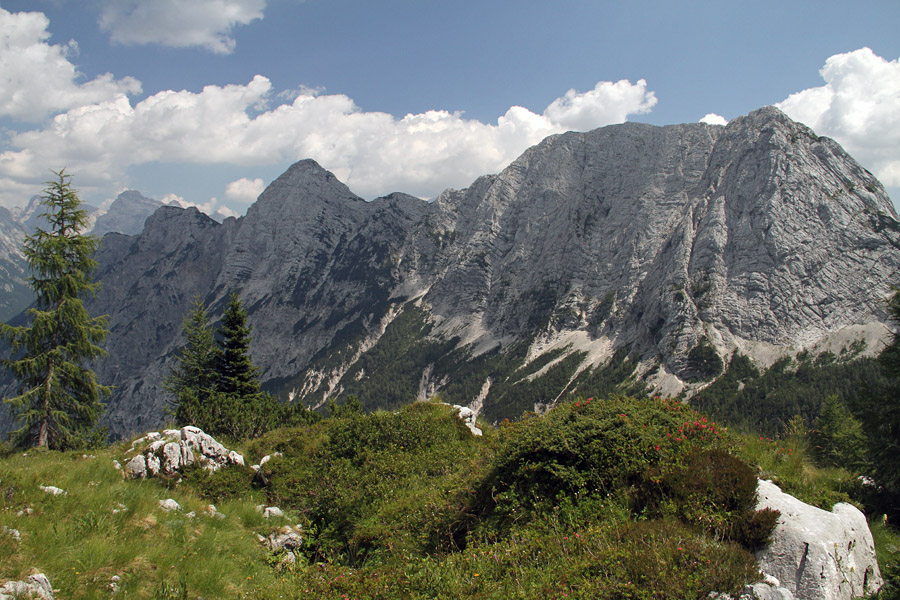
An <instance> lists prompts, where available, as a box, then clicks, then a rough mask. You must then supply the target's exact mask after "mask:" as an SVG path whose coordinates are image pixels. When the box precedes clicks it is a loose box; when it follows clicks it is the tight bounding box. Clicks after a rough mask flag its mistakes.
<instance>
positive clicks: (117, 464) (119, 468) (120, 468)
mask: <svg viewBox="0 0 900 600" xmlns="http://www.w3.org/2000/svg"><path fill="white" fill-rule="evenodd" d="M113 466H114V467H115V468H116V471H121V470H122V465H121V464H119V461H117V460H113Z"/></svg>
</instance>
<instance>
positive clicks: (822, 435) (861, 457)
mask: <svg viewBox="0 0 900 600" xmlns="http://www.w3.org/2000/svg"><path fill="white" fill-rule="evenodd" d="M809 436H810V441H811V443H812V445H813V451H814V453H815V456H816V460H817V462H819V463H820V464H822V465H823V466H829V467H844V468H846V469H849V470H859V469H860V468H861V467H863V466H864V465H865V464H866V444H867V440H866V436H865V433H864V432H863V427H862V424H861V423H860V422H859V421H858V420H857V419H856V417H854V416H853V414H852V413H851V412H850V411H849V410H848V409H847V407H846V406H844V404H843V403H842V402H841V401H840V400H839V399H838V397H837V396H836V395H833V394H832V395H831V396H828V397H827V398H825V402H823V403H822V408H821V409H820V410H819V416H818V418H816V423H815V428H814V429H813V430H812V431H811V432H810V433H809Z"/></svg>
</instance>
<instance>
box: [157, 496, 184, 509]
mask: <svg viewBox="0 0 900 600" xmlns="http://www.w3.org/2000/svg"><path fill="white" fill-rule="evenodd" d="M159 507H160V508H161V509H163V510H164V511H166V512H172V511H173V510H181V505H180V504H178V503H177V502H175V500H173V499H172V498H167V499H166V500H160V501H159Z"/></svg>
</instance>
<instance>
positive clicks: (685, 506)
mask: <svg viewBox="0 0 900 600" xmlns="http://www.w3.org/2000/svg"><path fill="white" fill-rule="evenodd" d="M501 435H502V437H503V441H502V442H501V445H500V447H499V448H498V450H497V452H496V455H495V459H494V461H493V463H492V465H491V468H490V471H489V472H488V474H487V476H486V477H485V478H484V479H483V480H482V481H481V482H480V483H479V485H478V487H477V489H476V491H475V494H474V496H473V500H472V502H471V504H470V505H469V506H468V507H467V511H466V512H465V513H464V514H463V515H462V517H461V520H460V523H458V525H457V526H458V528H459V529H460V530H461V531H460V532H458V533H457V535H456V539H457V540H463V539H464V538H465V535H467V534H468V533H469V532H471V533H475V534H476V535H478V536H488V537H491V536H493V537H497V538H499V537H503V536H504V535H506V534H507V533H508V532H509V531H510V530H511V529H512V528H513V527H514V526H515V524H517V523H521V522H527V521H529V520H530V519H532V518H533V517H534V515H536V514H540V513H543V512H546V511H548V510H553V509H555V508H557V507H559V506H560V505H561V504H562V503H564V502H566V501H567V500H571V499H574V500H575V501H576V502H578V501H582V500H584V499H587V498H590V497H593V496H599V497H609V496H615V495H620V496H621V495H626V494H630V493H634V494H635V502H634V505H635V510H636V511H637V512H638V513H644V512H648V511H649V513H651V514H652V515H653V516H656V517H662V516H666V515H674V516H678V517H680V518H682V519H683V520H684V521H685V522H687V523H692V524H696V525H703V526H704V527H705V528H706V529H707V530H708V531H709V532H710V533H712V534H714V535H717V536H718V537H719V539H733V540H737V541H740V542H742V543H745V544H746V545H748V546H753V545H755V544H758V543H759V541H760V539H764V538H765V536H766V535H768V533H769V531H770V530H771V527H770V528H769V529H768V530H765V527H763V525H765V523H768V522H771V525H772V526H774V521H773V520H772V519H771V517H767V518H766V520H765V523H760V522H758V520H759V519H762V518H764V515H759V516H757V515H756V514H755V513H754V511H753V510H752V509H753V505H754V503H755V491H756V477H755V475H754V473H753V471H752V470H751V469H750V468H749V467H748V466H747V465H746V464H744V463H743V462H741V461H740V460H739V459H737V458H735V457H733V456H731V455H730V454H729V453H728V450H729V446H730V441H729V440H730V438H729V437H728V435H727V434H726V433H724V432H723V430H722V429H721V428H720V427H719V426H718V425H717V424H715V423H713V422H710V421H708V420H707V419H706V418H705V417H703V416H701V415H699V414H697V413H695V412H694V411H691V410H690V409H688V408H686V407H685V406H684V405H682V404H680V403H677V402H673V401H668V400H662V401H661V400H636V399H633V398H627V397H614V398H610V399H606V400H596V401H595V400H592V399H587V400H578V401H575V402H571V403H567V404H563V405H561V406H558V407H557V408H555V409H554V410H553V411H551V412H550V413H548V414H547V415H546V416H544V417H542V418H537V417H535V418H531V419H526V420H524V421H522V422H520V423H516V424H511V425H508V426H506V427H505V428H504V430H503V431H501ZM634 490H637V492H634ZM664 508H665V509H664ZM710 525H712V526H710Z"/></svg>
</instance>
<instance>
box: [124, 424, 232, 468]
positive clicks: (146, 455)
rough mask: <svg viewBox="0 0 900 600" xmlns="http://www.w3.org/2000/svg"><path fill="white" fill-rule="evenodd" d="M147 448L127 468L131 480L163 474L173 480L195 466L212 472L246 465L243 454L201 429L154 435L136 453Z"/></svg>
mask: <svg viewBox="0 0 900 600" xmlns="http://www.w3.org/2000/svg"><path fill="white" fill-rule="evenodd" d="M148 442H149V444H148ZM143 444H148V445H147V447H146V448H144V449H143V450H142V451H141V453H140V454H138V455H137V456H135V457H133V458H132V459H131V460H130V461H128V463H127V465H126V469H125V471H126V476H127V477H129V478H131V479H141V478H144V477H154V476H157V475H159V474H160V473H162V474H163V475H166V476H172V475H175V474H177V473H179V472H181V471H182V470H183V469H184V468H185V467H189V466H192V465H194V464H199V465H200V466H202V467H203V468H205V469H208V470H210V471H216V470H218V469H219V468H221V467H223V466H227V465H241V466H243V465H244V457H243V456H242V455H241V454H239V453H237V452H235V451H234V450H228V449H227V448H225V446H223V445H222V444H220V443H219V442H217V441H216V440H215V438H213V437H212V436H211V435H208V434H206V433H204V432H203V430H201V429H200V428H198V427H193V426H188V427H183V428H181V429H166V430H165V431H163V432H162V433H159V432H151V433H148V434H146V435H144V436H142V437H140V438H138V439H137V440H135V441H134V443H133V444H132V449H134V447H135V446H137V447H140V446H141V445H143Z"/></svg>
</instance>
